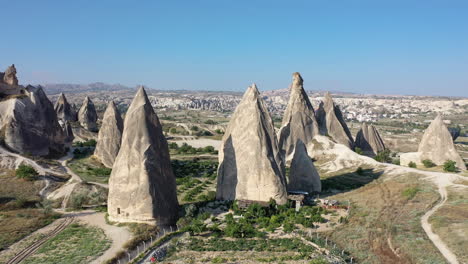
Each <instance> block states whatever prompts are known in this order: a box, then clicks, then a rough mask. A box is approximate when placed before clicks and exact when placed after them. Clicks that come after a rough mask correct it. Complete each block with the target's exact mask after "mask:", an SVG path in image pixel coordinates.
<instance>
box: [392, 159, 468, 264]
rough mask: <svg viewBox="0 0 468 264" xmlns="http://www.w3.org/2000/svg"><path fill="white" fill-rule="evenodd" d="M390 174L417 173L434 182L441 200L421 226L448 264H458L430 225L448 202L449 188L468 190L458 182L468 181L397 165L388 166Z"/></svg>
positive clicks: (423, 218)
mask: <svg viewBox="0 0 468 264" xmlns="http://www.w3.org/2000/svg"><path fill="white" fill-rule="evenodd" d="M387 167H388V169H389V172H390V173H392V174H401V173H408V172H409V173H417V174H420V175H424V176H426V179H427V180H429V181H431V182H433V183H434V184H435V185H436V186H437V188H438V191H439V194H440V197H441V200H440V201H439V202H438V203H437V204H436V205H435V206H434V207H432V209H431V210H429V211H427V212H426V213H425V214H424V215H423V216H422V218H421V226H422V227H423V229H424V232H426V234H427V236H428V237H429V239H430V240H431V241H432V243H433V244H434V245H435V246H436V247H437V249H438V250H439V251H440V253H441V254H442V255H443V256H444V258H445V259H446V260H447V262H449V263H451V264H458V263H459V261H458V260H457V257H456V256H455V254H453V252H452V251H451V250H450V249H449V248H448V247H447V245H446V244H445V242H444V241H442V239H441V238H440V237H439V236H438V235H437V234H436V233H434V231H432V226H431V224H430V223H429V218H430V217H431V216H432V215H433V214H434V213H435V212H436V211H437V210H438V209H439V208H440V207H442V206H443V205H444V204H445V202H446V201H447V195H448V194H447V187H450V186H454V187H458V188H468V186H466V185H461V184H457V183H456V182H457V181H460V180H461V181H467V180H468V179H467V178H466V177H463V176H460V175H457V174H452V173H442V172H430V171H423V170H418V169H412V168H407V167H402V166H397V165H388V166H387Z"/></svg>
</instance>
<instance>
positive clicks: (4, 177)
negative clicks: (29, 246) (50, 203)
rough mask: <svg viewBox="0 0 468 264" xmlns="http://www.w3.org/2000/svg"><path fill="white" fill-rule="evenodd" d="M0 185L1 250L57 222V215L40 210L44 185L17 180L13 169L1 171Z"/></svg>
mask: <svg viewBox="0 0 468 264" xmlns="http://www.w3.org/2000/svg"><path fill="white" fill-rule="evenodd" d="M0 182H1V183H2V184H0V248H5V247H8V246H10V245H11V244H13V243H15V242H16V241H18V240H20V239H21V238H23V237H25V236H27V235H29V234H31V233H32V232H34V231H35V230H37V229H39V228H41V227H43V226H46V225H48V224H50V223H51V222H52V221H54V220H55V218H56V215H54V214H51V215H45V214H44V211H43V210H42V209H38V208H37V207H36V203H38V202H40V197H39V195H38V192H39V190H41V189H42V187H43V182H39V181H26V180H21V179H17V178H16V177H15V174H14V171H11V170H0Z"/></svg>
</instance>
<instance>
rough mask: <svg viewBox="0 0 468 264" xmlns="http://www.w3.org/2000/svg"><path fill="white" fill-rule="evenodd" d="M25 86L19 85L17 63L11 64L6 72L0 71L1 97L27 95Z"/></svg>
mask: <svg viewBox="0 0 468 264" xmlns="http://www.w3.org/2000/svg"><path fill="white" fill-rule="evenodd" d="M25 94H26V90H25V88H24V86H21V85H18V79H17V78H16V68H15V65H14V64H13V65H11V66H10V67H8V68H7V70H6V71H5V72H0V99H1V98H5V97H8V96H21V95H25Z"/></svg>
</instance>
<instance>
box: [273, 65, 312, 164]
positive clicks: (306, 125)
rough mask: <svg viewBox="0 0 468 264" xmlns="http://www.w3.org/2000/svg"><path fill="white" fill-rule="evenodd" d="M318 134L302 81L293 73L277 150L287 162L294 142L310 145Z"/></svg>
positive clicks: (293, 147)
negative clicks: (278, 149) (299, 141)
mask: <svg viewBox="0 0 468 264" xmlns="http://www.w3.org/2000/svg"><path fill="white" fill-rule="evenodd" d="M318 134H319V128H318V123H317V120H316V119H315V111H314V108H313V107H312V104H311V103H310V100H309V97H308V96H307V93H306V92H305V90H304V87H303V80H302V77H301V75H300V74H299V73H298V72H295V73H293V82H292V84H291V91H290V95H289V102H288V106H287V108H286V111H285V112H284V116H283V123H282V125H281V128H280V130H279V132H278V141H279V142H278V144H279V148H280V150H281V152H282V154H283V156H284V157H285V158H286V160H287V161H289V160H291V159H292V155H293V154H294V149H295V145H296V142H297V141H298V140H301V141H302V142H304V144H306V145H307V144H312V138H313V137H314V136H316V135H318Z"/></svg>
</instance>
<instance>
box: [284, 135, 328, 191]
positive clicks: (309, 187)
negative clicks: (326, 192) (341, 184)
mask: <svg viewBox="0 0 468 264" xmlns="http://www.w3.org/2000/svg"><path fill="white" fill-rule="evenodd" d="M321 190H322V183H321V182H320V175H319V174H318V172H317V170H316V169H315V166H314V163H313V162H312V159H311V158H310V157H309V155H308V154H307V149H306V146H305V145H304V143H302V141H301V140H300V139H299V140H298V141H297V143H296V148H295V151H294V156H293V158H292V162H291V168H290V170H289V176H288V191H305V192H308V193H310V194H311V193H314V192H320V191H321Z"/></svg>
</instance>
